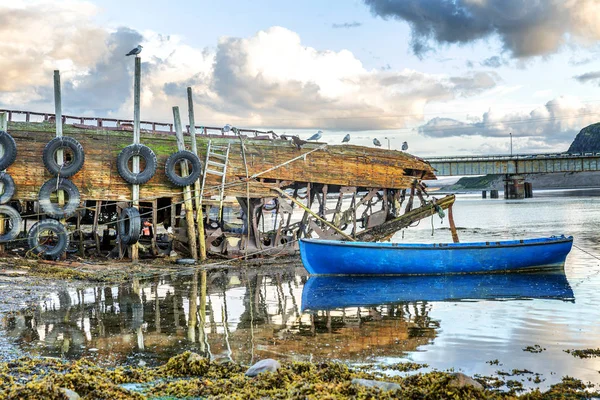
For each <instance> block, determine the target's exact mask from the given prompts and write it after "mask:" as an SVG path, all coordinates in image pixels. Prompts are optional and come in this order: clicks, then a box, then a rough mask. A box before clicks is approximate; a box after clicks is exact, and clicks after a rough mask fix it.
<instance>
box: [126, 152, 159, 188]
mask: <svg viewBox="0 0 600 400" xmlns="http://www.w3.org/2000/svg"><path fill="white" fill-rule="evenodd" d="M134 156H139V157H141V158H143V159H144V161H145V163H146V167H145V168H144V170H143V171H141V172H138V173H137V174H136V173H133V172H132V171H131V170H130V169H129V160H131V158H132V157H134ZM117 170H118V171H119V175H121V178H123V180H124V181H125V182H127V183H131V184H133V185H141V184H144V183H146V182H148V181H149V180H150V179H151V178H152V177H153V176H154V174H155V173H156V154H154V152H153V151H152V149H151V148H150V147H148V146H144V145H143V144H132V145H129V146H127V147H125V148H124V149H123V150H121V152H120V153H119V155H118V156H117Z"/></svg>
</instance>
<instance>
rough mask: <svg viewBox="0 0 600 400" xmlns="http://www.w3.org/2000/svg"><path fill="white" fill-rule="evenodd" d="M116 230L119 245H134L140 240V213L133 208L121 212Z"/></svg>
mask: <svg viewBox="0 0 600 400" xmlns="http://www.w3.org/2000/svg"><path fill="white" fill-rule="evenodd" d="M117 229H118V232H119V237H120V240H121V244H125V245H130V244H136V243H137V242H138V240H139V239H140V232H141V230H142V220H141V218H140V212H139V211H138V209H137V208H135V207H127V208H126V209H124V210H123V211H121V217H120V218H119V220H118V222H117Z"/></svg>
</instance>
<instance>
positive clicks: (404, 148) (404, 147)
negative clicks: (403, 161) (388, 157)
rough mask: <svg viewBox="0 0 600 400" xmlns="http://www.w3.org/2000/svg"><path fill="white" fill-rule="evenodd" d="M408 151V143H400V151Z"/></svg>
mask: <svg viewBox="0 0 600 400" xmlns="http://www.w3.org/2000/svg"><path fill="white" fill-rule="evenodd" d="M406 150H408V143H406V142H402V151H406Z"/></svg>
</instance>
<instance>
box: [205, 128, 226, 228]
mask: <svg viewBox="0 0 600 400" xmlns="http://www.w3.org/2000/svg"><path fill="white" fill-rule="evenodd" d="M230 146H231V143H227V146H215V145H213V144H212V141H211V140H209V141H208V147H207V148H206V164H205V165H204V173H203V174H202V188H201V189H200V206H202V199H203V195H204V183H205V182H206V175H207V174H211V175H217V176H220V177H221V187H220V188H219V213H218V214H217V215H218V216H219V222H220V221H221V219H222V215H221V213H222V210H223V198H224V197H225V176H226V175H227V161H228V160H229V150H230Z"/></svg>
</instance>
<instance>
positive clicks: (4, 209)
mask: <svg viewBox="0 0 600 400" xmlns="http://www.w3.org/2000/svg"><path fill="white" fill-rule="evenodd" d="M0 215H5V216H6V217H5V218H6V219H8V220H9V226H10V229H9V230H8V232H6V233H4V234H3V235H0V243H6V242H10V241H11V240H13V239H15V238H16V237H17V236H19V232H21V216H20V215H19V213H18V212H17V210H15V209H14V208H12V207H11V206H7V205H1V206H0ZM7 217H8V218H7Z"/></svg>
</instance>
